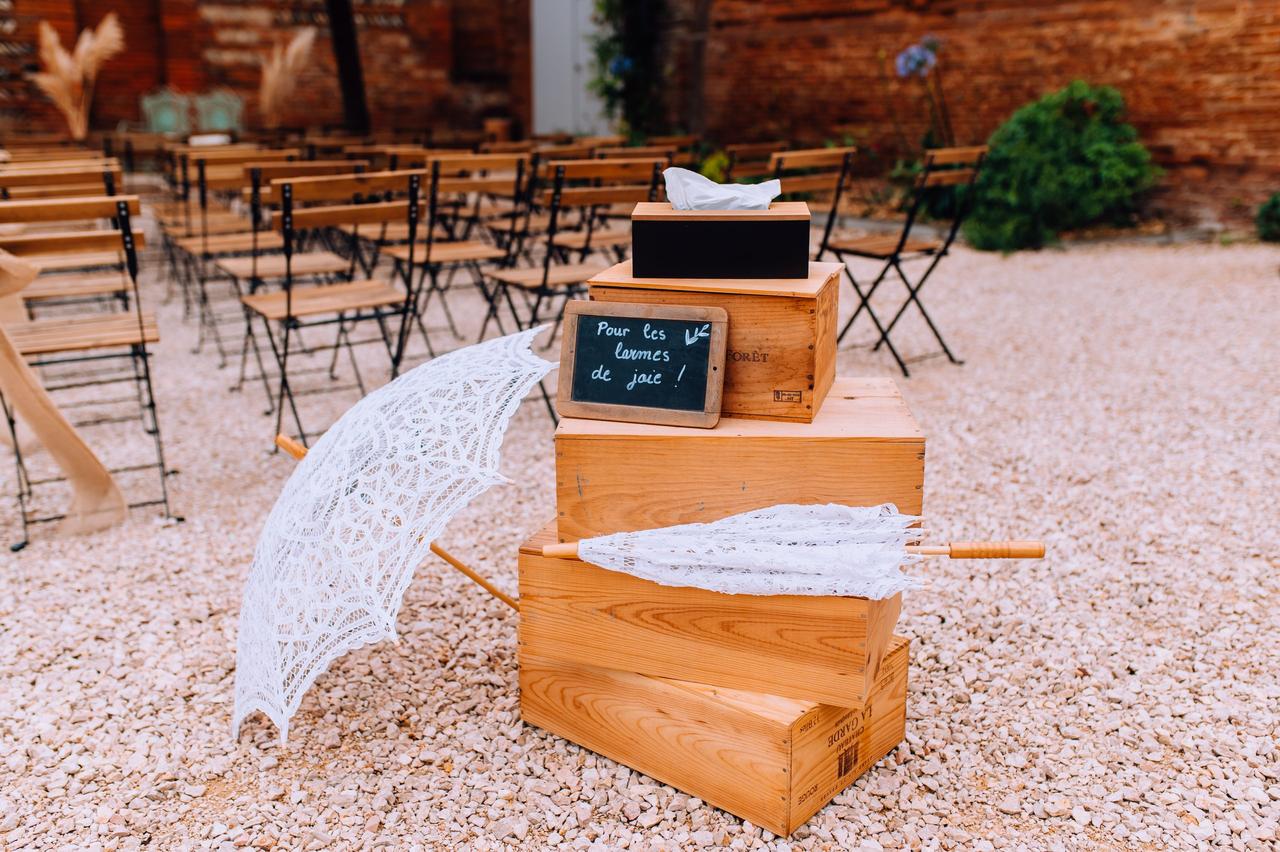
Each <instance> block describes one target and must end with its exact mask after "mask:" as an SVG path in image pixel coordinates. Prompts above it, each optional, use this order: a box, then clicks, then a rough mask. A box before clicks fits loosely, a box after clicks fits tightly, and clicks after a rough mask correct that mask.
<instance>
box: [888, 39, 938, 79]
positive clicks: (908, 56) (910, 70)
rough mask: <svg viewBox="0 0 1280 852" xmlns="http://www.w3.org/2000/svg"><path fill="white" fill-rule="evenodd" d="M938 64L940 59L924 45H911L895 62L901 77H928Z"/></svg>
mask: <svg viewBox="0 0 1280 852" xmlns="http://www.w3.org/2000/svg"><path fill="white" fill-rule="evenodd" d="M935 43H936V42H935ZM937 64H938V57H937V56H936V55H934V52H933V50H932V49H931V48H929V47H928V46H926V45H925V44H924V43H921V44H913V45H911V46H910V47H908V48H907V49H906V50H904V51H902V52H901V53H899V54H898V56H897V58H896V59H895V60H894V67H895V68H896V69H897V72H898V76H899V77H913V76H914V77H927V76H929V72H930V71H932V70H933V66H935V65H937Z"/></svg>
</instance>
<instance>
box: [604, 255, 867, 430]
mask: <svg viewBox="0 0 1280 852" xmlns="http://www.w3.org/2000/svg"><path fill="white" fill-rule="evenodd" d="M631 264H632V261H629V260H628V261H624V262H623V263H619V264H617V265H616V266H613V267H611V268H609V269H606V270H605V271H604V272H601V273H599V274H598V275H596V276H595V277H594V278H592V279H591V280H590V281H588V282H587V285H588V288H589V290H590V295H591V298H592V299H593V300H595V301H600V302H627V303H632V304H652V305H694V306H709V307H718V308H724V309H725V311H727V312H728V314H729V341H728V347H727V351H726V354H725V376H724V397H723V402H722V404H721V413H722V414H723V415H724V416H725V417H752V418H762V419H767V420H798V421H801V422H804V423H808V422H810V421H811V420H813V418H814V416H815V415H817V414H818V412H819V410H820V409H821V408H822V403H823V400H824V399H825V398H826V396H827V392H828V391H829V390H830V389H831V382H832V380H834V379H835V375H836V333H837V328H836V323H837V305H838V301H839V292H840V271H841V270H842V269H843V266H842V265H841V264H839V263H816V262H815V263H810V264H809V275H808V277H807V278H797V279H755V280H750V279H729V280H723V279H701V280H699V279H676V278H637V277H633V276H632V266H631Z"/></svg>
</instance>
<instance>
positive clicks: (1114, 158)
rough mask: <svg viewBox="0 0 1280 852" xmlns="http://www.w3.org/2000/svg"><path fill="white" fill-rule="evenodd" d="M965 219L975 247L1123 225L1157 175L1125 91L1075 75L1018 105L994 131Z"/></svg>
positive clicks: (1026, 244)
mask: <svg viewBox="0 0 1280 852" xmlns="http://www.w3.org/2000/svg"><path fill="white" fill-rule="evenodd" d="M988 144H989V145H990V147H991V151H990V153H989V154H988V155H987V159H986V162H985V163H984V164H983V169H982V174H981V176H980V177H979V179H978V183H977V186H976V187H975V190H974V191H975V192H976V197H975V199H974V208H973V212H972V215H971V216H970V218H969V221H968V222H967V223H966V226H965V236H966V237H967V238H968V240H969V242H970V243H971V244H972V245H974V246H976V247H978V248H982V249H997V250H1001V251H1012V250H1014V249H1020V248H1038V247H1040V246H1043V245H1044V244H1045V243H1048V242H1050V241H1052V240H1053V239H1055V238H1056V237H1057V235H1058V234H1059V233H1060V232H1062V231H1066V230H1071V229H1074V228H1080V227H1083V226H1085V225H1090V224H1094V223H1099V222H1102V223H1106V224H1114V225H1124V224H1129V223H1131V222H1132V221H1133V217H1134V214H1135V213H1136V211H1137V202H1138V198H1139V196H1140V195H1141V193H1142V192H1143V191H1144V190H1146V189H1149V188H1150V187H1151V186H1152V185H1153V184H1154V183H1155V181H1156V179H1157V178H1158V177H1159V176H1160V170H1159V169H1158V168H1157V167H1156V166H1154V165H1152V163H1151V155H1150V154H1149V153H1148V152H1147V149H1146V148H1144V147H1143V146H1142V143H1140V142H1138V132H1137V131H1136V130H1134V129H1133V126H1132V125H1130V124H1127V123H1125V121H1124V98H1123V97H1122V96H1121V94H1120V93H1119V92H1118V91H1116V90H1115V89H1113V88H1111V87H1110V86H1090V85H1089V84H1087V83H1085V82H1083V81H1081V80H1077V81H1075V82H1074V83H1072V84H1071V85H1069V86H1067V87H1066V88H1064V89H1062V90H1061V91H1058V92H1054V93H1053V94H1050V95H1046V96H1044V97H1042V98H1041V99H1040V100H1038V101H1034V102H1032V103H1030V104H1027V105H1026V106H1024V107H1022V108H1021V109H1019V110H1018V111H1017V112H1015V113H1014V114H1013V116H1012V117H1011V118H1010V119H1009V120H1008V121H1006V122H1005V123H1004V124H1003V125H1002V126H1001V127H1000V128H999V129H998V130H996V132H995V133H993V134H992V135H991V139H990V141H989V143H988Z"/></svg>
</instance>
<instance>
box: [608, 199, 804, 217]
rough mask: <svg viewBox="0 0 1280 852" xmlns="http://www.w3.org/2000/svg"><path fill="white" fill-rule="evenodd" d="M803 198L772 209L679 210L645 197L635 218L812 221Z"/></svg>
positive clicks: (636, 210)
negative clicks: (645, 199)
mask: <svg viewBox="0 0 1280 852" xmlns="http://www.w3.org/2000/svg"><path fill="white" fill-rule="evenodd" d="M809 218H810V217H809V205H808V204H806V203H805V202H803V201H775V202H774V203H773V204H770V205H769V209H768V210H676V209H675V208H673V207H672V206H671V202H669V201H641V202H639V203H637V204H636V206H635V209H634V210H632V211H631V221H633V222H635V221H659V222H788V221H790V222H794V221H805V222H807V221H809Z"/></svg>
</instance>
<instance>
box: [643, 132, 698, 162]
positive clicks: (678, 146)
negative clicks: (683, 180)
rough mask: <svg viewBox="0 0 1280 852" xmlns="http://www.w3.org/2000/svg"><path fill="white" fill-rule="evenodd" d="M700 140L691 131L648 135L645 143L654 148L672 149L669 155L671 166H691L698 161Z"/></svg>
mask: <svg viewBox="0 0 1280 852" xmlns="http://www.w3.org/2000/svg"><path fill="white" fill-rule="evenodd" d="M699 144H701V143H700V140H699V139H698V137H697V136H695V135H693V134H692V133H680V134H675V135H671V136H650V137H649V138H648V139H646V140H645V145H647V146H650V147H656V148H667V147H670V148H672V149H674V153H673V154H672V157H671V164H672V165H673V166H682V167H684V168H693V167H694V166H695V165H696V164H697V162H698V146H699Z"/></svg>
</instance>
